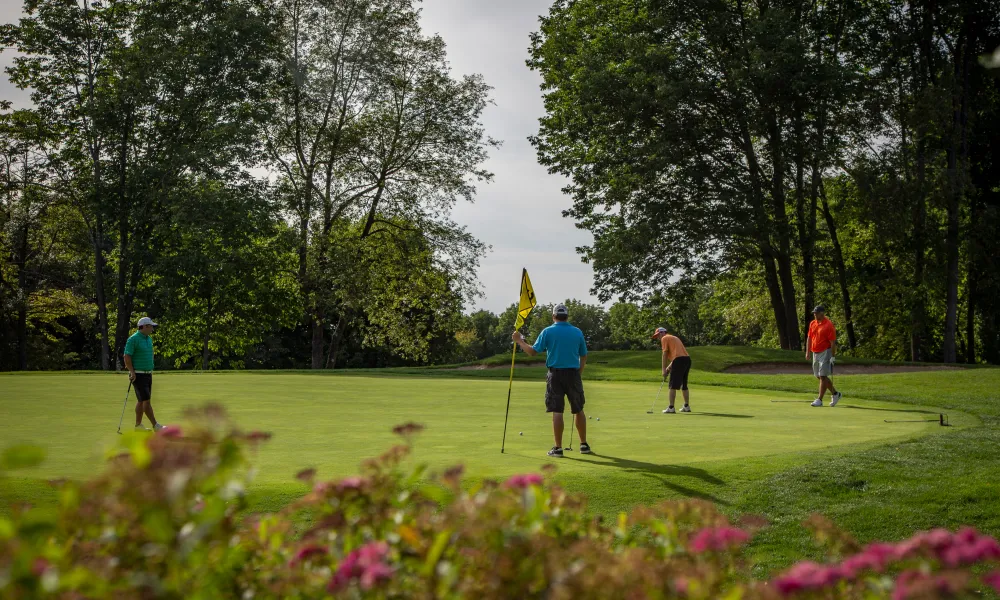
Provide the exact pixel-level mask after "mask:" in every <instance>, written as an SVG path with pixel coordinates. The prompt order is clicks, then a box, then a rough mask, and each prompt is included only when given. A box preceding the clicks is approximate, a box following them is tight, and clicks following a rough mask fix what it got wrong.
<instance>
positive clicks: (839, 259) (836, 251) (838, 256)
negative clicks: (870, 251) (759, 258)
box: [820, 186, 858, 349]
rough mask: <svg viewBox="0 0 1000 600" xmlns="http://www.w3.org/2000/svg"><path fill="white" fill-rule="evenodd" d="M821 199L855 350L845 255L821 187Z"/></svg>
mask: <svg viewBox="0 0 1000 600" xmlns="http://www.w3.org/2000/svg"><path fill="white" fill-rule="evenodd" d="M820 197H821V198H822V199H823V217H824V218H825V219H826V227H827V229H828V230H829V231H830V240H831V241H832V242H833V262H834V264H835V265H836V268H837V281H838V283H839V284H840V295H841V298H842V300H843V303H844V321H845V322H846V324H845V327H846V329H847V347H848V348H851V349H854V348H857V347H858V336H857V335H856V334H855V332H854V310H853V308H852V306H851V290H850V288H849V287H848V285H847V266H846V265H845V264H844V253H843V251H842V249H841V247H840V237H839V236H838V235H837V223H836V221H834V219H833V212H831V211H830V203H829V202H828V201H827V199H826V190H825V188H824V187H823V186H820Z"/></svg>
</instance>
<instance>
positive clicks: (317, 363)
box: [310, 310, 323, 369]
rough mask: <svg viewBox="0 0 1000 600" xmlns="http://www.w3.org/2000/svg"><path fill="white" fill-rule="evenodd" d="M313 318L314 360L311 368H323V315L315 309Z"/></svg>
mask: <svg viewBox="0 0 1000 600" xmlns="http://www.w3.org/2000/svg"><path fill="white" fill-rule="evenodd" d="M315 312H316V314H315V315H313V319H312V362H311V365H310V366H311V368H313V369H322V368H323V316H322V314H320V311H319V310H316V311H315Z"/></svg>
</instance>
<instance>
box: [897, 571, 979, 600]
mask: <svg viewBox="0 0 1000 600" xmlns="http://www.w3.org/2000/svg"><path fill="white" fill-rule="evenodd" d="M964 587H965V585H964V583H963V579H961V578H955V577H950V578H949V577H947V576H945V575H937V576H933V575H928V574H926V573H922V572H920V571H916V570H909V571H903V572H902V573H900V574H899V577H897V578H896V589H895V590H894V591H893V592H892V600H906V599H907V598H914V597H919V598H926V597H932V598H946V597H952V596H953V595H955V594H957V593H958V592H960V591H962V589H963V588H964Z"/></svg>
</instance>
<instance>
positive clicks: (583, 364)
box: [580, 356, 587, 373]
mask: <svg viewBox="0 0 1000 600" xmlns="http://www.w3.org/2000/svg"><path fill="white" fill-rule="evenodd" d="M585 368H587V357H586V356H581V357H580V372H581V373H583V370H584V369H585Z"/></svg>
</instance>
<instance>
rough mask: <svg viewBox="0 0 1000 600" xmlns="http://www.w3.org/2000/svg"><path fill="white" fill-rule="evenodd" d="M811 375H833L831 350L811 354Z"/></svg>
mask: <svg viewBox="0 0 1000 600" xmlns="http://www.w3.org/2000/svg"><path fill="white" fill-rule="evenodd" d="M813 375H815V376H816V377H829V376H831V375H833V348H827V349H826V350H824V351H822V352H813Z"/></svg>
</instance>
